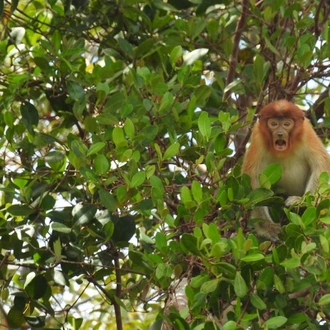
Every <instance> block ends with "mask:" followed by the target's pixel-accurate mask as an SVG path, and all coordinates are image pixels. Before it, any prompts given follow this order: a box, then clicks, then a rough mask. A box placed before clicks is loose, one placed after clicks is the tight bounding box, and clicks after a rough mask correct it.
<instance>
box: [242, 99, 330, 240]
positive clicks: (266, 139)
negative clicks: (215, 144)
mask: <svg viewBox="0 0 330 330" xmlns="http://www.w3.org/2000/svg"><path fill="white" fill-rule="evenodd" d="M274 163H278V164H280V165H282V177H281V179H280V180H279V182H278V183H277V184H276V185H277V186H278V187H279V188H280V189H281V190H282V191H283V192H284V194H285V195H286V196H288V197H287V199H286V201H285V205H286V206H291V205H293V204H295V203H299V201H300V200H301V196H303V195H304V194H305V193H306V192H308V191H310V192H314V190H315V189H316V188H317V186H318V179H319V176H320V174H321V173H322V172H329V173H330V155H329V154H328V152H327V150H326V149H325V147H324V146H323V144H322V141H321V140H320V139H319V138H318V136H317V135H316V133H315V131H314V130H313V128H312V126H311V124H310V122H309V120H308V119H307V118H305V116H304V113H303V112H302V111H301V110H300V109H299V108H298V107H297V106H296V105H294V104H293V103H290V102H288V101H286V100H279V101H275V102H272V103H270V104H268V105H266V106H265V107H264V108H263V109H262V110H261V111H260V113H259V121H258V122H257V123H256V124H255V126H254V128H253V131H252V137H251V145H250V147H249V149H248V150H247V152H246V154H245V157H244V161H243V167H242V171H243V172H244V173H246V174H248V175H249V176H250V177H251V185H252V188H253V189H256V188H258V187H259V175H260V174H261V173H262V172H263V170H264V169H265V168H266V167H267V166H268V165H270V164H274ZM251 218H257V219H264V220H267V221H261V222H259V223H258V224H256V230H257V233H258V234H259V235H261V236H264V237H267V238H270V239H277V235H278V233H279V231H280V226H279V225H278V224H275V223H274V222H273V221H272V219H271V216H270V214H269V211H268V208H267V207H257V208H256V209H254V210H253V211H252V214H251Z"/></svg>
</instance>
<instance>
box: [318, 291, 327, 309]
mask: <svg viewBox="0 0 330 330" xmlns="http://www.w3.org/2000/svg"><path fill="white" fill-rule="evenodd" d="M317 304H318V305H320V306H322V305H329V304H330V294H329V293H327V294H325V295H323V296H322V297H321V298H320V300H319V301H318V303H317Z"/></svg>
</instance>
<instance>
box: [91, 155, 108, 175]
mask: <svg viewBox="0 0 330 330" xmlns="http://www.w3.org/2000/svg"><path fill="white" fill-rule="evenodd" d="M93 167H94V169H95V171H96V173H98V174H105V173H107V172H108V171H109V169H110V162H109V159H108V158H107V157H106V156H105V155H103V154H102V155H97V156H96V157H95V159H94V164H93Z"/></svg>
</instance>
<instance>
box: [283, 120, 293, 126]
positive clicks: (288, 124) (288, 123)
mask: <svg viewBox="0 0 330 330" xmlns="http://www.w3.org/2000/svg"><path fill="white" fill-rule="evenodd" d="M283 125H284V126H285V127H290V126H291V121H285V122H284V124H283Z"/></svg>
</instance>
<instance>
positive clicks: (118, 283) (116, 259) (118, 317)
mask: <svg viewBox="0 0 330 330" xmlns="http://www.w3.org/2000/svg"><path fill="white" fill-rule="evenodd" d="M113 249H115V246H114V245H113ZM113 259H114V263H115V268H116V270H115V271H116V296H117V298H118V299H121V287H122V285H121V276H120V264H119V257H118V253H116V255H115V256H114V258H113ZM113 307H114V309H115V316H116V324H117V330H123V321H122V317H121V310H120V305H119V304H118V303H117V301H116V300H115V299H113Z"/></svg>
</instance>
